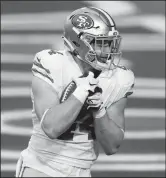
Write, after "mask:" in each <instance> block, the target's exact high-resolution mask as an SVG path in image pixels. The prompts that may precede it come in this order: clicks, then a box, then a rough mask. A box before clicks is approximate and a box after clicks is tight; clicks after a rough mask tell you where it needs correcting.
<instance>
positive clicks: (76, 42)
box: [63, 7, 122, 70]
mask: <svg viewBox="0 0 166 178" xmlns="http://www.w3.org/2000/svg"><path fill="white" fill-rule="evenodd" d="M63 39H64V42H65V45H66V47H67V48H68V50H69V51H71V52H72V53H73V54H74V55H75V56H76V57H77V58H78V59H80V60H82V61H84V62H86V63H88V64H89V65H91V66H92V67H93V68H94V69H97V70H110V69H114V68H116V67H117V66H118V64H119V62H120V59H121V55H122V53H121V51H120V43H121V36H120V35H119V32H118V31H117V30H116V25H115V23H114V21H113V19H112V18H111V16H110V15H109V14H108V13H106V12H105V11H103V10H102V9H98V8H94V7H88V8H86V7H85V8H81V9H78V10H76V11H74V12H73V13H72V14H71V15H69V17H68V19H67V20H66V23H65V26H64V37H63Z"/></svg>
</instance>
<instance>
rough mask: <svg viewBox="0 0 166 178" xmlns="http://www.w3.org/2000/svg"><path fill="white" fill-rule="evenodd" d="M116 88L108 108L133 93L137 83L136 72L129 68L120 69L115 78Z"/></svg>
mask: <svg viewBox="0 0 166 178" xmlns="http://www.w3.org/2000/svg"><path fill="white" fill-rule="evenodd" d="M114 81H115V83H114V88H113V90H112V94H111V97H110V99H109V100H108V103H107V108H108V107H109V106H110V105H111V104H113V103H115V102H117V101H118V100H120V99H121V98H125V97H128V96H130V95H132V94H133V87H134V83H135V76H134V73H133V72H132V71H131V70H129V69H119V70H118V72H117V74H116V75H115V79H114Z"/></svg>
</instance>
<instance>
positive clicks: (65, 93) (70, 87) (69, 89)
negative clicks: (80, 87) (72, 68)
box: [60, 81, 77, 103]
mask: <svg viewBox="0 0 166 178" xmlns="http://www.w3.org/2000/svg"><path fill="white" fill-rule="evenodd" d="M76 88H77V85H76V83H75V82H74V81H71V82H70V83H69V84H68V85H67V86H66V88H65V89H64V91H63V92H62V95H61V98H60V103H63V102H64V101H65V100H67V99H68V97H69V96H70V95H71V94H72V93H73V92H74V90H75V89H76Z"/></svg>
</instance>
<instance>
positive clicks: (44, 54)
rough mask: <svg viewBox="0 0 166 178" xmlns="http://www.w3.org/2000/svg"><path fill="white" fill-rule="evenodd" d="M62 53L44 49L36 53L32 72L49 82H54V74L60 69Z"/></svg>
mask: <svg viewBox="0 0 166 178" xmlns="http://www.w3.org/2000/svg"><path fill="white" fill-rule="evenodd" d="M61 58H63V53H62V52H59V51H54V50H51V49H46V50H43V51H40V52H38V53H36V55H35V58H34V60H33V65H32V73H33V74H34V75H35V76H38V77H40V78H42V79H44V80H45V81H47V82H49V83H54V78H55V76H56V77H57V75H58V73H60V71H61V70H62V60H61Z"/></svg>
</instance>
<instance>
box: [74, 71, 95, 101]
mask: <svg viewBox="0 0 166 178" xmlns="http://www.w3.org/2000/svg"><path fill="white" fill-rule="evenodd" d="M73 81H74V82H75V83H76V85H77V88H76V89H75V91H74V92H73V95H74V96H75V97H76V98H77V99H78V100H79V101H80V102H81V103H84V102H85V100H86V98H87V97H88V95H89V93H90V92H94V91H95V88H96V87H97V84H98V79H95V78H94V74H93V73H92V72H89V74H88V76H87V77H79V78H74V79H73Z"/></svg>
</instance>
